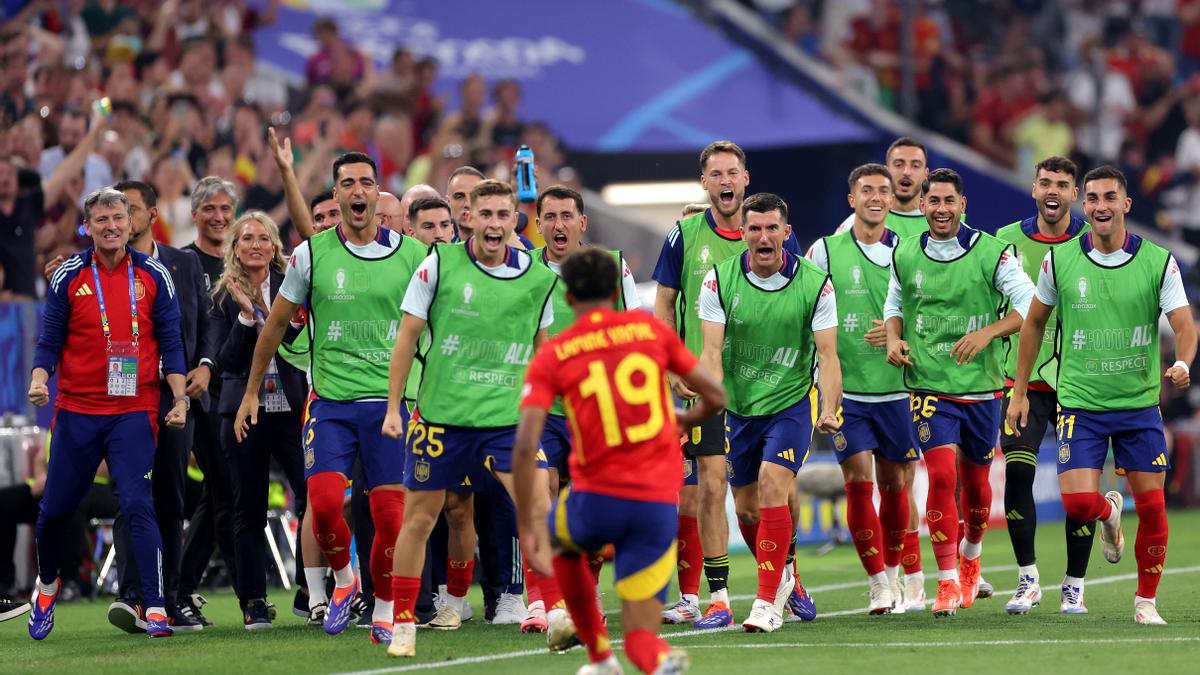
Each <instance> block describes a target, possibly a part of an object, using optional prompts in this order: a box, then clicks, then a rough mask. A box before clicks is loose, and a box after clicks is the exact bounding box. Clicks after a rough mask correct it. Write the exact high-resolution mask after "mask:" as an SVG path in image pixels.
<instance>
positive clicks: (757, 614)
mask: <svg viewBox="0 0 1200 675" xmlns="http://www.w3.org/2000/svg"><path fill="white" fill-rule="evenodd" d="M782 625H783V614H781V613H780V612H779V610H777V609H775V605H772V604H771V603H769V602H767V601H766V600H761V599H759V598H755V599H754V606H753V607H751V608H750V616H748V617H746V620H745V621H743V622H742V628H744V629H745V630H746V632H747V633H772V632H774V631H775V629H776V628H779V627H780V626H782Z"/></svg>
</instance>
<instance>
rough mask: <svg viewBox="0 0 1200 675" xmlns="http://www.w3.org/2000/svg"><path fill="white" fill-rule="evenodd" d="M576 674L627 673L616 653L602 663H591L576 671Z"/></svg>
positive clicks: (607, 674) (604, 674)
mask: <svg viewBox="0 0 1200 675" xmlns="http://www.w3.org/2000/svg"><path fill="white" fill-rule="evenodd" d="M575 675H625V671H624V670H623V669H622V668H621V662H620V661H618V660H617V657H616V655H610V656H609V657H608V658H607V659H604V660H603V661H601V662H600V663H589V664H587V665H586V666H584V667H582V668H580V669H579V670H577V671H575Z"/></svg>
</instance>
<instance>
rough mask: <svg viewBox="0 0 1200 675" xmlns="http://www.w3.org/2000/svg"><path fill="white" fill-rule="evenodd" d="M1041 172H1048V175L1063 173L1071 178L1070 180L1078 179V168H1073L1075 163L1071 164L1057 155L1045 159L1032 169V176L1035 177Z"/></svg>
mask: <svg viewBox="0 0 1200 675" xmlns="http://www.w3.org/2000/svg"><path fill="white" fill-rule="evenodd" d="M1041 171H1049V172H1050V173H1065V174H1067V175H1069V176H1070V177H1071V180H1078V179H1079V167H1077V166H1075V162H1072V161H1071V160H1069V159H1067V158H1066V157H1060V156H1058V155H1054V156H1053V157H1047V158H1046V159H1043V160H1042V161H1040V162H1038V163H1037V165H1036V166H1034V167H1033V175H1034V176H1037V175H1038V173H1039V172H1041Z"/></svg>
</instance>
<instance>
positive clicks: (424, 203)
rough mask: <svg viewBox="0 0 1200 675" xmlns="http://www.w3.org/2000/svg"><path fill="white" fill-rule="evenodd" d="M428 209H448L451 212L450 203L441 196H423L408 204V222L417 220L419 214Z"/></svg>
mask: <svg viewBox="0 0 1200 675" xmlns="http://www.w3.org/2000/svg"><path fill="white" fill-rule="evenodd" d="M427 209H446V211H447V212H450V204H449V203H448V202H447V201H446V200H445V199H442V198H441V197H421V198H420V199H418V200H416V201H414V202H413V203H412V204H409V205H408V222H410V223H411V222H415V221H416V220H417V214H418V213H420V212H422V211H425V210H427Z"/></svg>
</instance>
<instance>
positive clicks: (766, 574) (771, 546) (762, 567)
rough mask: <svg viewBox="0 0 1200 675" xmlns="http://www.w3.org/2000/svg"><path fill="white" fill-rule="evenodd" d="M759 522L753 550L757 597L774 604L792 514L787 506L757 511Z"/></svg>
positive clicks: (788, 539) (786, 549) (790, 537)
mask: <svg viewBox="0 0 1200 675" xmlns="http://www.w3.org/2000/svg"><path fill="white" fill-rule="evenodd" d="M759 514H760V517H761V520H760V521H759V523H758V533H757V536H756V537H755V540H756V541H757V542H758V545H757V547H756V548H755V553H756V557H757V559H758V598H759V599H760V600H766V601H767V602H775V591H776V590H778V589H779V580H780V579H781V578H782V577H783V566H784V565H786V564H787V552H788V543H789V542H791V540H792V512H791V509H789V508H788V507H787V505H786V504H785V505H783V506H769V507H767V508H762V509H759Z"/></svg>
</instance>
